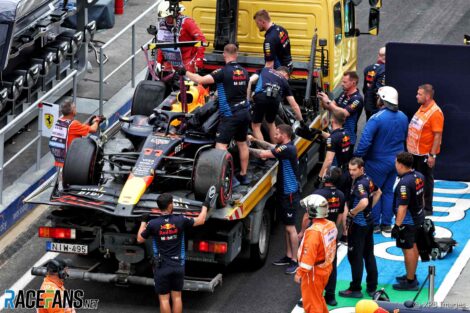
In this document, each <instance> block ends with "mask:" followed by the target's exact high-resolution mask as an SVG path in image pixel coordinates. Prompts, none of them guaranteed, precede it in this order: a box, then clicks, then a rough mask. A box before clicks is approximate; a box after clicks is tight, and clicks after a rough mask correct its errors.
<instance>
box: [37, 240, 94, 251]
mask: <svg viewBox="0 0 470 313" xmlns="http://www.w3.org/2000/svg"><path fill="white" fill-rule="evenodd" d="M46 250H47V251H54V252H64V253H75V254H88V246H87V245H79V244H71V243H60V242H51V241H48V242H46Z"/></svg>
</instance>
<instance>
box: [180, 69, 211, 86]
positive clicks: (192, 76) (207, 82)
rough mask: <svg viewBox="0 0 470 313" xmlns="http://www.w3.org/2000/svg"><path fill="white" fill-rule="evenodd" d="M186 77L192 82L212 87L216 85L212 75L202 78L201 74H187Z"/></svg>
mask: <svg viewBox="0 0 470 313" xmlns="http://www.w3.org/2000/svg"><path fill="white" fill-rule="evenodd" d="M186 77H188V78H189V79H190V80H192V81H193V82H196V83H198V84H203V85H211V84H213V83H214V77H212V75H210V74H207V75H205V76H201V75H199V74H195V73H191V72H186Z"/></svg>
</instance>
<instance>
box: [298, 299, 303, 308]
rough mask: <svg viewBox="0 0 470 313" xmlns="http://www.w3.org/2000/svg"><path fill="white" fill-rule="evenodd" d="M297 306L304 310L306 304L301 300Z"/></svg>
mask: <svg viewBox="0 0 470 313" xmlns="http://www.w3.org/2000/svg"><path fill="white" fill-rule="evenodd" d="M297 306H299V307H301V308H303V307H304V303H303V302H302V299H300V300H299V301H297Z"/></svg>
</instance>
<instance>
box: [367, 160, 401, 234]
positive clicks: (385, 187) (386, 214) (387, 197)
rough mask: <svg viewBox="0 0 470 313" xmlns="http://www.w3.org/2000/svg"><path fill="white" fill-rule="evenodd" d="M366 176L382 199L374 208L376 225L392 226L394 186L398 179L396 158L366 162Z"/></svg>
mask: <svg viewBox="0 0 470 313" xmlns="http://www.w3.org/2000/svg"><path fill="white" fill-rule="evenodd" d="M365 169H366V174H367V175H368V176H369V177H370V178H371V179H372V181H373V182H374V184H376V185H377V186H378V187H379V188H380V190H382V197H380V200H379V201H378V202H377V204H376V205H375V206H374V207H373V208H372V217H373V218H374V225H392V218H393V208H392V206H393V185H394V184H395V180H396V178H397V172H396V169H395V158H394V159H393V160H392V159H384V158H381V159H380V160H374V159H367V160H366V161H365Z"/></svg>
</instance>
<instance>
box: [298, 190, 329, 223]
mask: <svg viewBox="0 0 470 313" xmlns="http://www.w3.org/2000/svg"><path fill="white" fill-rule="evenodd" d="M300 206H301V207H302V208H304V209H306V210H307V213H308V216H309V217H310V218H325V217H327V216H328V201H326V199H325V198H324V197H322V196H320V195H310V196H307V197H305V198H303V199H302V200H300Z"/></svg>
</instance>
